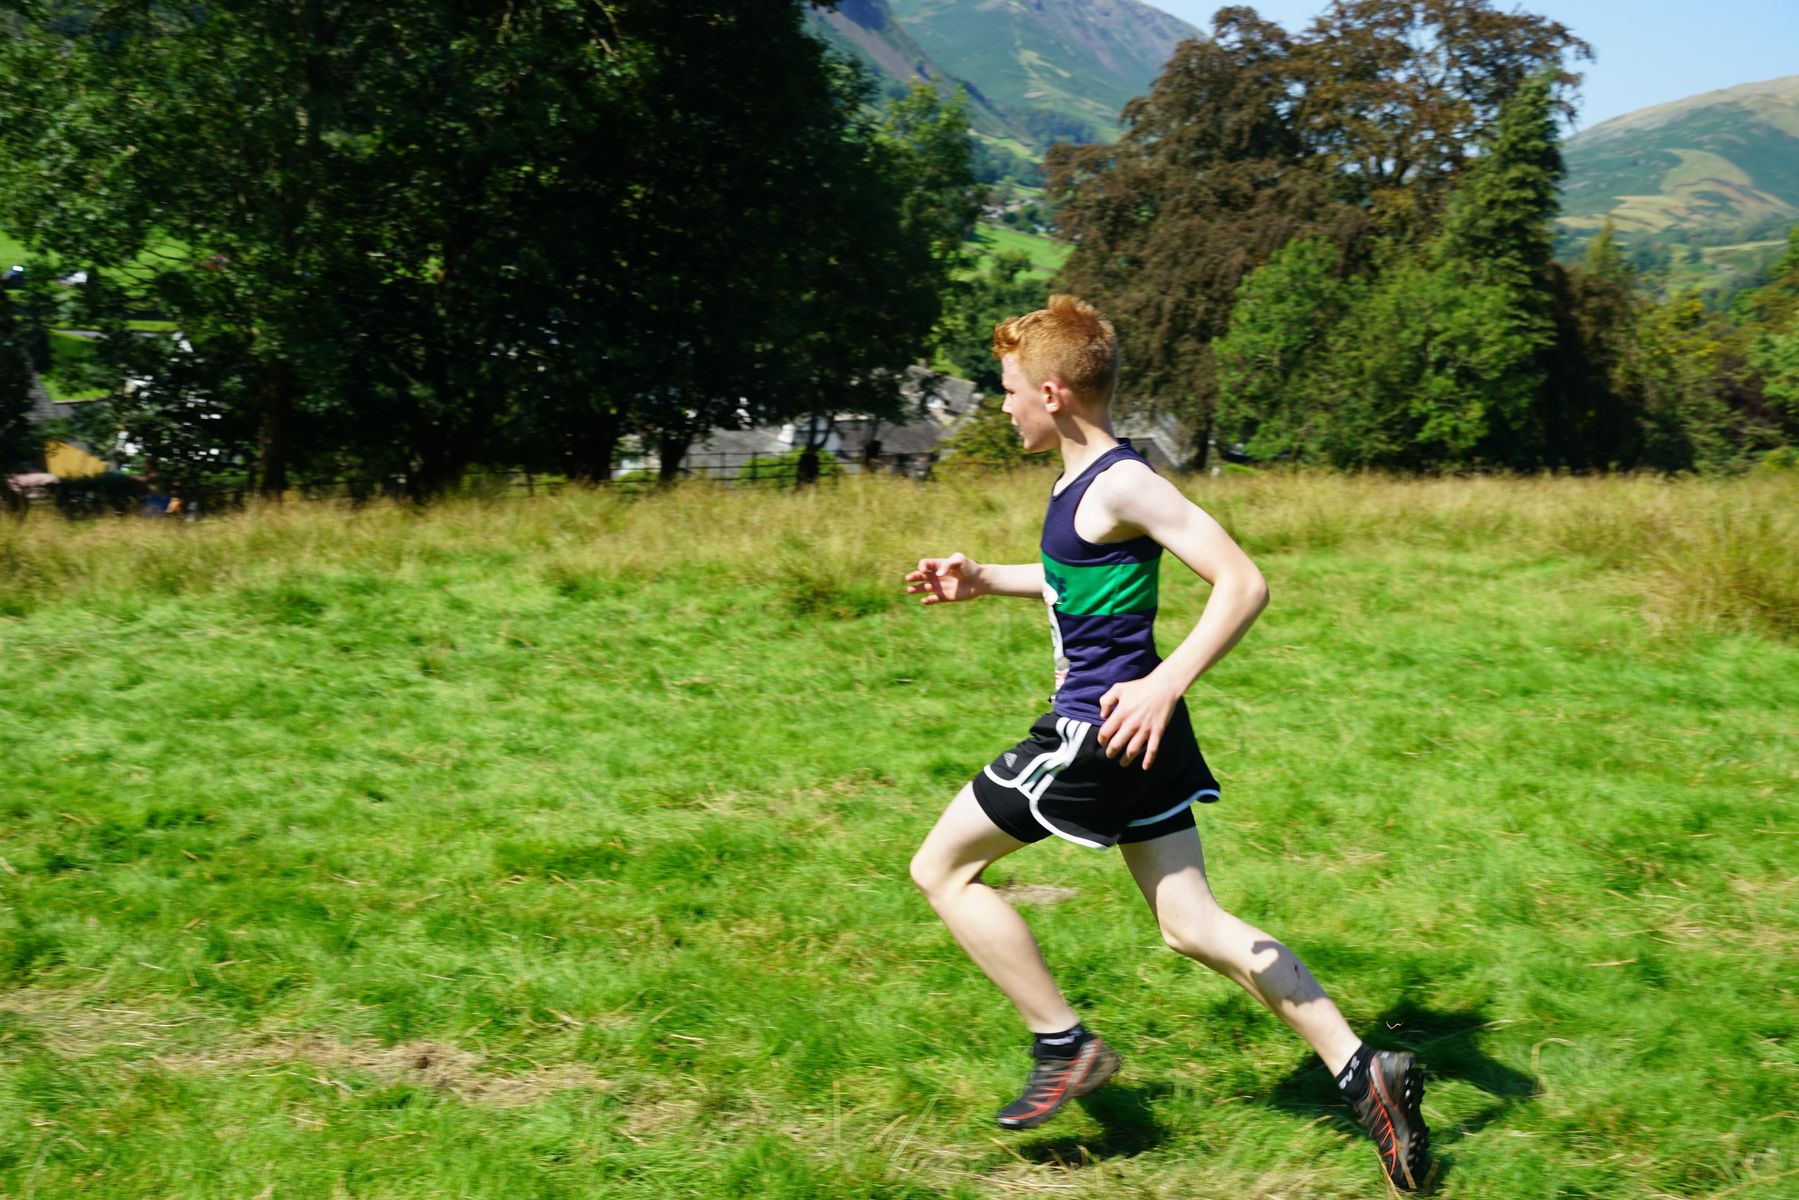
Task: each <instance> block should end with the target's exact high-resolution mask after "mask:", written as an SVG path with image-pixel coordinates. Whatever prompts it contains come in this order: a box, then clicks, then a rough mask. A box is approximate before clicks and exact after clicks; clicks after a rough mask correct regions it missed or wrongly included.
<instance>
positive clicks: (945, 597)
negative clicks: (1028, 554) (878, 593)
mask: <svg viewBox="0 0 1799 1200" xmlns="http://www.w3.org/2000/svg"><path fill="white" fill-rule="evenodd" d="M919 593H923V594H924V599H923V600H921V601H919V603H920V604H948V603H950V602H951V601H954V600H973V599H974V598H975V597H977V596H1036V597H1039V598H1041V597H1042V595H1043V564H1042V563H1040V562H1034V563H1004V564H1002V563H978V562H976V561H975V560H974V559H972V558H970V557H968V555H966V554H952V555H950V556H949V557H948V558H921V559H919V560H918V569H917V570H916V571H912V572H909V573H908V574H907V575H906V594H907V595H908V596H913V595H918V594H919Z"/></svg>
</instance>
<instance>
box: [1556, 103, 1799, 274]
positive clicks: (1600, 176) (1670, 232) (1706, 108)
mask: <svg viewBox="0 0 1799 1200" xmlns="http://www.w3.org/2000/svg"><path fill="white" fill-rule="evenodd" d="M1563 155H1564V157H1565V158H1566V160H1567V164H1568V176H1567V179H1566V181H1565V182H1564V184H1563V187H1562V216H1561V224H1562V227H1563V229H1564V230H1565V231H1566V233H1567V235H1568V237H1567V239H1566V240H1569V241H1579V240H1584V238H1585V237H1586V236H1588V235H1590V234H1591V233H1593V232H1594V231H1596V230H1597V229H1599V228H1600V227H1601V226H1602V225H1603V224H1604V223H1605V220H1606V218H1607V217H1610V218H1611V221H1612V225H1613V228H1614V229H1615V230H1616V231H1617V233H1618V236H1619V238H1620V239H1621V240H1622V241H1623V242H1624V243H1626V244H1627V245H1635V246H1638V247H1643V246H1649V247H1670V248H1673V249H1674V251H1675V253H1674V254H1673V257H1674V259H1675V260H1677V261H1676V262H1675V265H1676V266H1678V265H1680V261H1681V260H1684V261H1686V262H1687V263H1688V265H1696V264H1699V262H1700V260H1703V263H1704V264H1709V269H1710V273H1711V274H1714V275H1720V276H1728V275H1742V274H1744V273H1746V272H1752V271H1753V270H1754V268H1755V267H1756V266H1758V265H1760V264H1761V260H1762V259H1764V258H1771V257H1773V256H1777V255H1778V248H1779V247H1780V246H1781V245H1783V244H1784V238H1785V233H1786V230H1787V229H1788V228H1789V227H1790V226H1791V225H1792V224H1793V223H1794V222H1795V221H1799V75H1789V76H1786V77H1784V78H1781V79H1770V80H1767V81H1765V82H1762V83H1746V84H1741V85H1739V86H1737V87H1732V88H1725V89H1723V90H1721V91H1716V92H1705V93H1703V94H1701V95H1698V96H1689V97H1687V98H1686V99H1684V100H1676V101H1674V102H1673V103H1670V104H1658V105H1655V106H1654V107H1652V108H1645V109H1640V110H1639V111H1637V112H1633V113H1627V114H1625V115H1624V116H1622V117H1614V118H1613V119H1612V120H1610V121H1606V122H1604V123H1603V124H1599V125H1595V126H1593V127H1592V128H1590V129H1585V130H1582V131H1581V132H1580V133H1578V134H1575V135H1574V136H1573V137H1571V138H1569V139H1568V142H1567V144H1566V145H1565V146H1564V147H1563ZM1682 251H1684V254H1683V253H1681V252H1682ZM1700 273H1701V274H1705V273H1706V271H1701V272H1700ZM1714 282H1715V281H1714Z"/></svg>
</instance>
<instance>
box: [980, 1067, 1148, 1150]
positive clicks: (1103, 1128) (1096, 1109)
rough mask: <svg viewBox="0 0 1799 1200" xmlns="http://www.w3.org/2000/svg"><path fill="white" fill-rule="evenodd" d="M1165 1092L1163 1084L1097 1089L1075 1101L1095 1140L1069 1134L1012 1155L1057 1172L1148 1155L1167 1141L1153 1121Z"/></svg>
mask: <svg viewBox="0 0 1799 1200" xmlns="http://www.w3.org/2000/svg"><path fill="white" fill-rule="evenodd" d="M1170 1090H1171V1089H1170V1088H1169V1086H1168V1085H1167V1084H1165V1083H1142V1084H1130V1083H1118V1082H1116V1081H1114V1082H1112V1083H1109V1084H1107V1085H1106V1086H1105V1087H1102V1088H1100V1089H1099V1090H1098V1091H1097V1092H1094V1093H1093V1094H1092V1095H1090V1096H1082V1097H1080V1098H1079V1099H1077V1100H1076V1101H1075V1103H1076V1104H1078V1105H1080V1106H1081V1108H1082V1109H1083V1110H1085V1112H1086V1113H1087V1115H1088V1116H1090V1117H1092V1118H1093V1119H1094V1120H1095V1121H1097V1122H1099V1126H1100V1132H1099V1135H1098V1136H1097V1137H1084V1136H1081V1135H1078V1134H1069V1135H1065V1136H1063V1137H1053V1138H1043V1139H1038V1140H1033V1141H1029V1142H1025V1143H1023V1144H1021V1145H1019V1146H1018V1147H1017V1148H1016V1149H1017V1151H1018V1154H1019V1156H1020V1157H1022V1158H1025V1159H1028V1160H1029V1161H1031V1162H1037V1163H1055V1164H1056V1165H1057V1166H1062V1167H1084V1166H1086V1165H1087V1164H1088V1163H1092V1162H1098V1161H1099V1160H1100V1159H1106V1158H1131V1157H1133V1156H1135V1155H1138V1154H1142V1153H1143V1152H1144V1151H1146V1150H1153V1149H1155V1148H1156V1147H1157V1146H1159V1145H1161V1144H1162V1142H1163V1141H1164V1140H1165V1139H1166V1138H1167V1137H1168V1129H1167V1127H1166V1126H1164V1125H1163V1124H1162V1123H1161V1122H1160V1121H1158V1120H1157V1119H1156V1113H1155V1102H1156V1101H1157V1100H1159V1099H1161V1098H1162V1097H1164V1096H1166V1095H1167V1094H1168V1093H1169V1091H1170Z"/></svg>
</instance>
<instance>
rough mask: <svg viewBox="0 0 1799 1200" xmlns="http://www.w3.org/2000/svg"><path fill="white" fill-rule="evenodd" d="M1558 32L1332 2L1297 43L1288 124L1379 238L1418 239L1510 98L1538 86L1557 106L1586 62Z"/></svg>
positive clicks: (1476, 14)
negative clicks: (1539, 81) (1570, 66)
mask: <svg viewBox="0 0 1799 1200" xmlns="http://www.w3.org/2000/svg"><path fill="white" fill-rule="evenodd" d="M1592 57H1593V51H1592V48H1591V47H1590V46H1588V45H1587V44H1586V43H1585V42H1583V41H1581V40H1580V39H1579V38H1577V37H1575V36H1574V35H1573V34H1572V33H1571V32H1570V31H1569V30H1568V29H1567V27H1566V26H1564V25H1561V24H1559V23H1557V22H1555V21H1551V20H1548V19H1547V18H1544V17H1538V16H1534V15H1532V14H1530V13H1525V12H1519V11H1516V10H1513V11H1510V12H1506V11H1501V10H1499V9H1497V8H1495V7H1494V5H1493V4H1492V3H1490V2H1489V0H1333V2H1332V3H1331V4H1330V5H1329V6H1328V7H1327V8H1326V9H1325V10H1324V12H1323V13H1321V14H1320V15H1319V16H1318V18H1317V19H1316V20H1315V21H1313V23H1312V26H1311V28H1310V29H1308V30H1307V31H1306V32H1305V34H1304V35H1303V36H1301V37H1300V38H1298V39H1296V42H1295V46H1294V53H1293V61H1292V75H1293V77H1294V79H1295V81H1296V83H1297V84H1298V88H1299V98H1298V100H1297V102H1296V104H1295V105H1294V108H1293V117H1292V119H1293V122H1294V124H1295V126H1296V127H1297V129H1298V130H1299V133H1300V136H1301V138H1302V139H1303V141H1304V142H1305V144H1306V145H1307V147H1308V148H1309V149H1310V150H1311V151H1312V152H1313V153H1315V154H1316V155H1318V156H1319V158H1320V159H1321V160H1322V166H1323V168H1324V169H1325V170H1326V171H1328V172H1329V173H1330V174H1331V176H1332V178H1333V179H1334V180H1335V181H1336V183H1337V185H1338V186H1339V187H1340V188H1342V189H1344V191H1345V193H1346V194H1347V195H1348V196H1350V197H1352V198H1353V199H1354V200H1355V201H1356V203H1358V204H1359V205H1361V206H1363V207H1364V208H1366V210H1367V211H1368V212H1369V213H1370V215H1371V216H1372V217H1373V219H1374V222H1375V224H1376V226H1377V227H1378V228H1379V229H1380V231H1381V232H1382V233H1383V235H1386V236H1398V237H1401V238H1403V239H1405V240H1412V241H1416V240H1421V239H1422V238H1425V237H1428V236H1429V235H1430V233H1431V232H1432V230H1433V229H1434V228H1435V226H1436V223H1437V220H1438V219H1439V217H1440V216H1441V213H1442V209H1443V205H1444V203H1445V201H1446V200H1447V198H1448V195H1449V192H1450V189H1451V187H1452V186H1453V184H1454V183H1455V181H1456V179H1457V178H1458V177H1459V176H1460V175H1461V173H1462V171H1463V170H1464V169H1465V168H1466V166H1467V163H1468V159H1469V156H1470V151H1471V150H1473V149H1474V148H1475V147H1478V146H1480V145H1482V144H1483V143H1485V142H1487V141H1488V140H1489V139H1490V137H1491V135H1492V131H1493V129H1494V127H1495V126H1496V124H1497V123H1498V122H1499V120H1500V114H1501V112H1502V111H1503V110H1504V109H1505V107H1506V105H1507V104H1508V103H1509V102H1510V100H1511V98H1512V96H1513V95H1514V94H1515V93H1516V92H1517V91H1518V90H1519V89H1520V88H1521V87H1522V86H1523V85H1524V83H1525V81H1526V80H1528V79H1531V78H1541V77H1545V76H1546V77H1547V78H1548V80H1549V81H1550V86H1551V88H1552V90H1553V91H1554V92H1555V93H1556V94H1557V96H1558V98H1559V99H1558V107H1559V109H1560V110H1561V112H1562V113H1563V114H1564V115H1572V112H1573V108H1572V104H1571V103H1570V102H1569V101H1568V99H1567V93H1568V92H1569V91H1571V90H1572V89H1573V87H1574V86H1575V85H1577V84H1578V83H1579V79H1580V77H1579V76H1577V75H1574V74H1571V73H1569V72H1567V71H1566V70H1564V69H1562V63H1563V62H1564V60H1566V59H1569V58H1572V59H1574V60H1576V61H1579V60H1583V59H1591V58H1592Z"/></svg>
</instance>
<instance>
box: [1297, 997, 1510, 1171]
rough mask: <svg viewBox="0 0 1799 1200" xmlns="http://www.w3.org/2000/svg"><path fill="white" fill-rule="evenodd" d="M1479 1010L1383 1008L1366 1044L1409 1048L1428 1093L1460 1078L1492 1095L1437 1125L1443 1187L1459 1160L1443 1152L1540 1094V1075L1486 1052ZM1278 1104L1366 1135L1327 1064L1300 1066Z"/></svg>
mask: <svg viewBox="0 0 1799 1200" xmlns="http://www.w3.org/2000/svg"><path fill="white" fill-rule="evenodd" d="M1491 1023H1492V1022H1491V1021H1490V1020H1489V1019H1488V1018H1487V1016H1486V1015H1485V1014H1484V1013H1481V1012H1476V1011H1463V1012H1433V1011H1432V1010H1430V1009H1427V1008H1419V1007H1418V1006H1417V1005H1415V1004H1411V1003H1409V1002H1408V1003H1404V1004H1399V1005H1397V1006H1395V1007H1393V1008H1390V1009H1388V1010H1387V1011H1386V1012H1384V1013H1382V1014H1381V1016H1380V1019H1379V1020H1378V1022H1377V1023H1376V1025H1375V1027H1374V1030H1373V1032H1371V1033H1370V1034H1369V1035H1368V1038H1367V1041H1368V1044H1369V1045H1370V1046H1373V1047H1374V1048H1375V1049H1376V1050H1410V1051H1411V1052H1412V1053H1414V1054H1416V1055H1417V1056H1418V1061H1419V1063H1420V1064H1421V1065H1422V1066H1423V1067H1424V1089H1425V1095H1426V1097H1428V1096H1429V1095H1430V1085H1431V1081H1432V1080H1437V1079H1459V1080H1461V1081H1462V1082H1464V1083H1469V1084H1472V1085H1474V1086H1475V1087H1477V1088H1479V1089H1480V1090H1481V1091H1483V1092H1485V1093H1486V1094H1487V1096H1488V1097H1490V1102H1489V1103H1487V1104H1485V1105H1483V1106H1482V1107H1481V1108H1480V1109H1479V1110H1478V1111H1476V1112H1475V1113H1473V1114H1472V1115H1470V1116H1468V1117H1466V1118H1465V1119H1463V1120H1460V1121H1457V1122H1456V1123H1455V1124H1454V1125H1452V1126H1449V1127H1448V1128H1438V1129H1432V1130H1431V1156H1432V1158H1433V1159H1434V1160H1435V1163H1434V1165H1433V1168H1432V1180H1433V1183H1434V1184H1436V1185H1441V1183H1442V1182H1443V1178H1444V1177H1445V1176H1446V1175H1448V1173H1449V1171H1450V1169H1451V1167H1452V1166H1453V1165H1454V1162H1455V1160H1454V1157H1453V1155H1449V1154H1444V1153H1442V1151H1444V1150H1446V1149H1448V1148H1449V1147H1451V1146H1453V1145H1454V1144H1455V1143H1456V1142H1459V1141H1461V1140H1462V1139H1463V1138H1465V1137H1467V1136H1468V1135H1469V1134H1471V1133H1476V1132H1478V1131H1480V1130H1482V1129H1485V1128H1486V1127H1487V1126H1488V1125H1490V1124H1492V1123H1493V1122H1494V1121H1495V1120H1497V1119H1498V1118H1499V1117H1501V1116H1502V1115H1504V1114H1505V1113H1506V1112H1507V1111H1509V1110H1510V1109H1512V1108H1514V1107H1516V1106H1517V1105H1519V1104H1523V1103H1524V1102H1525V1101H1527V1100H1530V1099H1531V1098H1533V1097H1534V1096H1536V1095H1537V1094H1538V1092H1539V1090H1540V1089H1539V1088H1538V1085H1537V1080H1535V1079H1533V1078H1532V1077H1531V1076H1529V1075H1526V1074H1525V1073H1524V1072H1522V1071H1517V1070H1514V1069H1512V1068H1511V1067H1508V1066H1506V1065H1505V1064H1504V1063H1502V1062H1500V1061H1499V1060H1498V1059H1495V1058H1493V1057H1491V1056H1490V1055H1488V1054H1487V1053H1486V1052H1485V1051H1483V1050H1481V1048H1480V1046H1479V1045H1478V1044H1477V1043H1478V1040H1479V1037H1480V1034H1481V1033H1482V1032H1483V1031H1484V1030H1486V1029H1487V1028H1488V1026H1489V1025H1491ZM1267 1100H1268V1102H1269V1103H1270V1104H1272V1105H1273V1106H1274V1107H1276V1108H1279V1109H1284V1110H1286V1111H1288V1112H1292V1113H1298V1114H1301V1115H1304V1116H1308V1117H1314V1118H1316V1117H1319V1116H1324V1117H1328V1118H1330V1121H1331V1124H1332V1125H1333V1126H1334V1127H1336V1128H1338V1129H1341V1130H1343V1131H1346V1132H1348V1133H1352V1134H1354V1135H1355V1136H1357V1137H1360V1136H1364V1135H1363V1131H1362V1124H1361V1122H1360V1121H1358V1120H1357V1119H1356V1116H1355V1113H1353V1112H1351V1111H1350V1109H1349V1106H1348V1105H1346V1104H1344V1103H1343V1097H1342V1095H1341V1093H1339V1092H1338V1091H1337V1084H1336V1081H1335V1080H1333V1079H1332V1078H1331V1076H1330V1072H1329V1071H1327V1070H1325V1069H1324V1065H1323V1064H1322V1063H1319V1062H1317V1061H1316V1060H1314V1061H1313V1063H1312V1064H1311V1065H1310V1066H1306V1067H1302V1068H1300V1069H1298V1070H1295V1071H1294V1072H1293V1073H1292V1074H1291V1075H1288V1076H1287V1077H1286V1078H1285V1079H1283V1080H1281V1081H1280V1082H1279V1083H1277V1084H1276V1085H1275V1086H1274V1088H1273V1090H1272V1091H1270V1092H1269V1093H1268V1095H1267Z"/></svg>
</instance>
